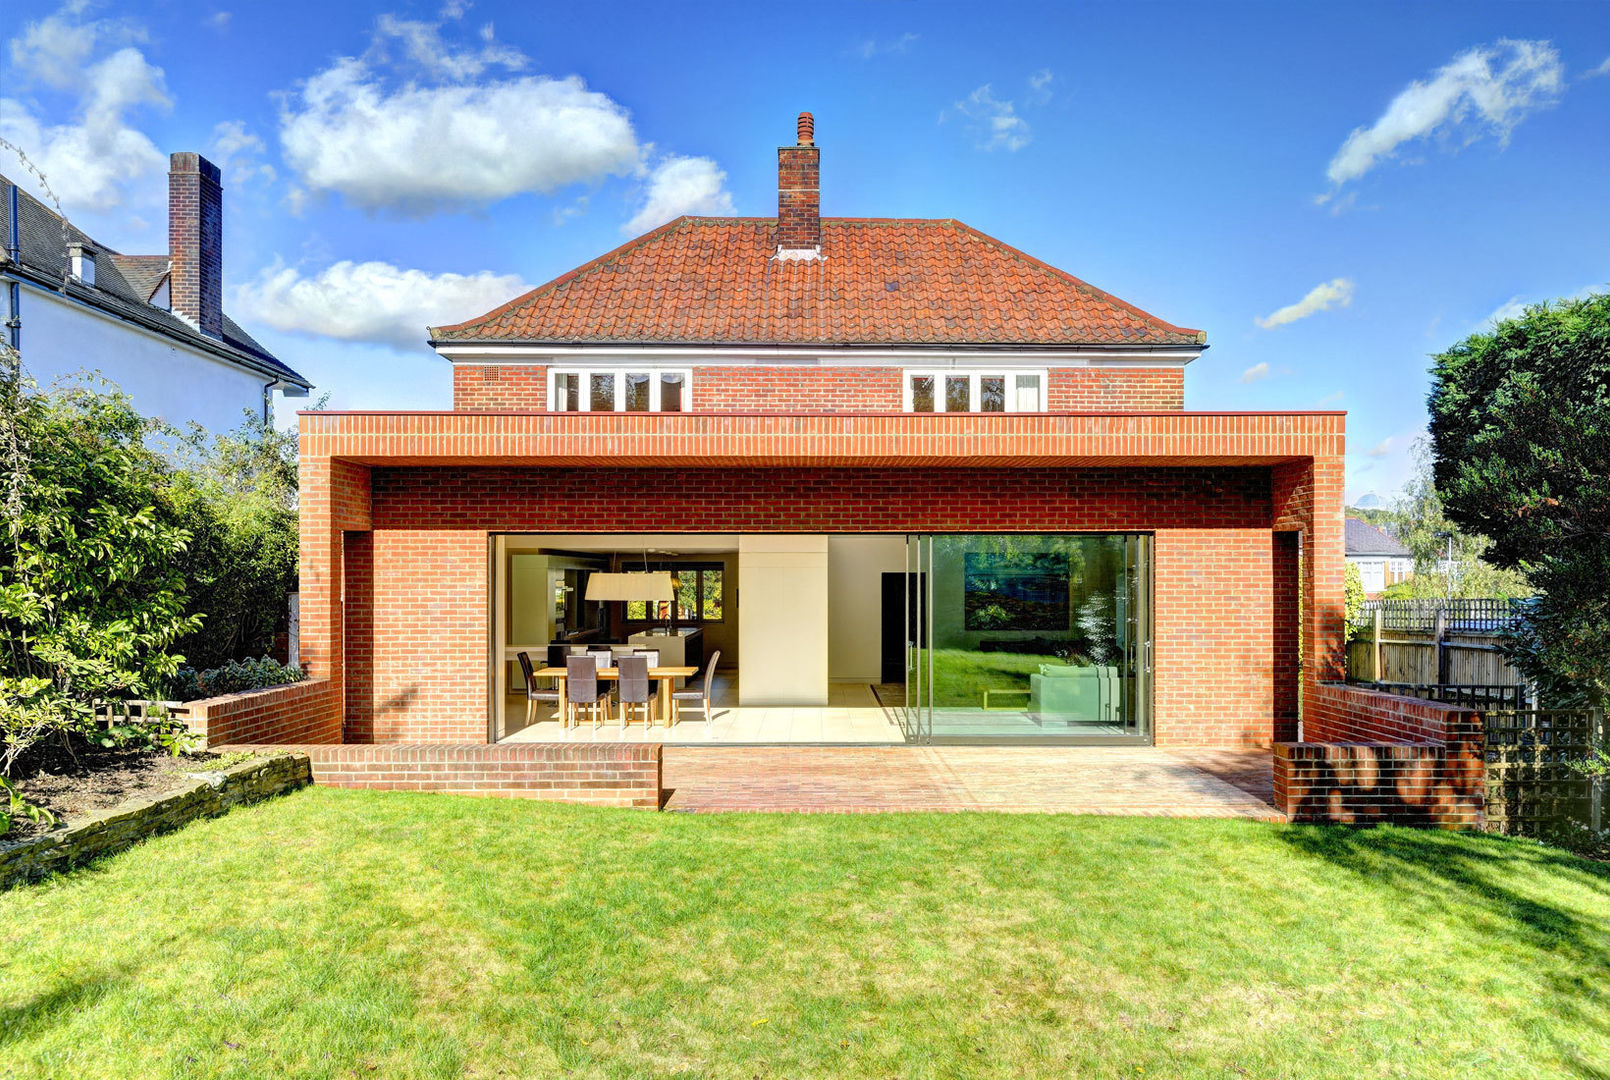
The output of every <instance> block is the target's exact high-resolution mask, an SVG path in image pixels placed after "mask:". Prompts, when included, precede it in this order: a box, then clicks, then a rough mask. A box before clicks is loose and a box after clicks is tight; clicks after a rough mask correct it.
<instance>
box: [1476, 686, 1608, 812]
mask: <svg viewBox="0 0 1610 1080" xmlns="http://www.w3.org/2000/svg"><path fill="white" fill-rule="evenodd" d="M1483 716H1484V718H1485V720H1486V726H1487V828H1488V829H1490V830H1491V831H1493V832H1501V833H1507V834H1509V835H1511V836H1532V837H1537V838H1539V839H1543V840H1559V839H1568V838H1570V837H1571V836H1572V835H1573V834H1575V835H1581V833H1582V831H1583V830H1584V829H1585V830H1587V834H1588V836H1590V837H1598V836H1600V835H1601V834H1602V833H1603V832H1604V828H1605V820H1604V786H1605V782H1604V781H1603V780H1602V779H1591V778H1589V777H1588V776H1585V775H1584V774H1583V773H1581V772H1579V771H1577V770H1576V769H1573V768H1572V767H1571V765H1570V763H1571V762H1573V761H1581V760H1582V759H1583V758H1585V757H1587V756H1588V754H1589V753H1590V752H1591V751H1592V750H1593V749H1594V748H1595V747H1603V746H1605V726H1604V710H1603V709H1571V710H1543V709H1530V710H1525V709H1521V710H1502V709H1494V710H1492V711H1490V712H1486V713H1484V714H1483Z"/></svg>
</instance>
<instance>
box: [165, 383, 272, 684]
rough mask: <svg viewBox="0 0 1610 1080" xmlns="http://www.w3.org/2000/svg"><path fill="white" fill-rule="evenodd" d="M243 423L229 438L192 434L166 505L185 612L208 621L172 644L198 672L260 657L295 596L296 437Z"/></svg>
mask: <svg viewBox="0 0 1610 1080" xmlns="http://www.w3.org/2000/svg"><path fill="white" fill-rule="evenodd" d="M245 415H246V419H245V422H244V423H242V424H241V426H240V427H238V428H236V429H235V430H234V431H232V432H230V433H229V434H227V435H220V436H216V437H213V436H210V435H208V434H207V432H205V431H203V430H202V429H201V428H199V427H194V428H192V429H191V431H190V432H189V433H188V434H187V435H186V436H185V438H184V439H183V440H182V442H181V444H180V446H179V452H178V455H177V461H178V464H179V466H180V468H179V469H178V470H177V471H176V472H175V473H174V474H173V478H172V484H171V490H170V493H169V496H168V497H169V499H170V501H171V503H172V505H173V507H174V511H175V513H176V514H177V515H178V516H179V519H180V520H182V521H183V522H184V523H185V526H186V528H188V529H189V530H190V532H191V534H192V540H191V543H190V546H189V548H188V549H187V550H186V552H185V554H184V556H183V560H182V566H183V571H184V576H185V582H186V588H187V591H188V594H189V606H188V610H189V611H191V612H193V613H204V614H205V615H206V622H205V624H204V625H203V627H202V628H201V629H200V630H198V631H196V632H194V633H191V634H188V635H186V636H185V637H184V638H183V639H181V640H180V641H179V642H178V643H177V648H179V649H180V650H182V651H183V652H184V654H185V657H186V658H187V660H188V662H189V663H190V664H191V665H192V666H194V667H196V668H211V667H217V666H218V665H220V664H223V663H226V662H228V661H231V660H239V659H244V658H246V657H249V656H258V655H261V654H263V653H265V652H267V651H268V649H269V648H270V647H272V645H273V641H274V635H275V634H276V633H277V632H278V630H279V628H280V626H281V624H282V622H283V620H284V618H285V615H286V596H287V594H289V593H291V592H294V591H295V590H296V582H297V506H296V499H297V483H296V479H297V472H296V435H295V433H294V432H282V431H278V430H276V429H275V428H274V426H273V424H271V423H268V422H266V421H264V420H263V418H262V417H261V416H259V415H257V414H254V413H252V412H250V411H248V412H247V413H246V414H245Z"/></svg>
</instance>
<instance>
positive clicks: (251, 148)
mask: <svg viewBox="0 0 1610 1080" xmlns="http://www.w3.org/2000/svg"><path fill="white" fill-rule="evenodd" d="M263 151H264V146H263V140H262V139H260V138H258V137H257V136H256V135H253V134H252V133H251V132H249V131H247V130H246V125H245V123H243V122H242V121H240V120H225V121H224V122H223V123H221V124H219V125H218V126H217V127H215V128H213V129H212V141H211V142H210V143H208V145H207V157H208V158H209V159H211V161H212V163H213V164H214V165H217V166H218V168H219V169H220V170H221V171H222V172H223V174H224V183H225V184H227V185H229V186H231V187H244V186H246V185H247V184H249V183H251V182H252V181H254V180H257V179H259V178H261V179H262V180H264V181H265V182H266V181H270V180H273V179H274V176H275V173H274V166H272V165H270V164H268V162H266V161H261V160H259V159H260V157H261V156H262V154H263Z"/></svg>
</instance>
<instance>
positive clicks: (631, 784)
mask: <svg viewBox="0 0 1610 1080" xmlns="http://www.w3.org/2000/svg"><path fill="white" fill-rule="evenodd" d="M226 749H229V750H269V749H273V750H292V751H295V752H296V753H298V754H305V755H306V756H307V757H308V759H309V760H310V761H311V762H312V768H313V782H314V783H316V784H322V785H325V786H328V787H344V788H368V789H371V790H380V791H444V792H449V793H452V794H457V795H495V796H501V797H504V798H516V799H542V800H545V801H548V802H571V803H588V804H591V805H594V806H635V807H642V808H645V809H650V810H657V809H659V806H660V797H661V791H660V785H661V778H662V768H661V748H660V745H659V744H658V743H593V744H580V743H577V744H571V743H496V744H492V745H488V744H485V743H460V744H456V745H455V744H447V743H369V744H354V743H348V744H346V745H341V746H330V745H309V746H293V747H283V746H277V747H255V746H235V747H227V748H226Z"/></svg>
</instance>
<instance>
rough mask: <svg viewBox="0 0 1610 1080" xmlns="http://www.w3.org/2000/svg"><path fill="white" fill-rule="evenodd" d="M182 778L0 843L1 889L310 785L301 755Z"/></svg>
mask: <svg viewBox="0 0 1610 1080" xmlns="http://www.w3.org/2000/svg"><path fill="white" fill-rule="evenodd" d="M185 776H186V780H187V783H185V785H184V786H182V787H178V788H174V789H172V790H171V791H166V792H163V793H162V794H161V795H158V796H155V797H154V798H135V799H129V800H127V801H125V802H122V803H119V804H118V805H117V806H114V807H112V808H111V809H109V810H102V811H100V812H99V813H96V814H92V815H90V816H88V817H85V818H81V819H79V820H77V821H75V822H73V823H72V824H71V825H68V826H66V827H65V828H61V827H58V828H55V829H52V830H50V831H49V832H46V833H42V834H40V835H39V836H34V837H30V838H29V839H27V840H19V841H15V842H10V843H8V842H6V841H4V840H0V891H4V890H6V889H9V888H11V887H12V886H14V885H18V884H21V883H23V882H25V881H32V880H35V879H37V878H42V877H44V876H46V875H47V874H53V873H55V872H57V871H58V870H66V869H69V868H71V867H74V866H82V865H83V864H84V863H87V862H91V861H93V860H95V859H98V858H100V857H102V856H104V855H111V854H113V853H114V852H118V851H123V850H125V849H127V848H130V847H133V846H134V845H135V844H137V843H139V842H140V841H142V840H144V839H146V838H147V837H150V836H157V835H159V834H161V833H165V832H172V831H173V830H174V829H177V828H180V827H181V826H184V825H187V824H189V823H190V822H192V821H199V820H200V819H202V818H209V817H218V816H220V815H222V814H226V813H228V812H229V811H230V810H231V809H232V808H234V807H236V806H244V805H246V804H247V803H254V802H259V801H261V800H263V799H267V798H272V797H273V796H275V795H281V794H284V793H285V792H287V791H292V790H294V789H296V788H300V787H306V786H307V785H308V784H310V783H312V782H313V770H312V766H311V764H310V763H309V761H308V757H307V755H306V754H273V755H269V756H265V757H257V758H253V759H252V760H250V761H243V762H241V763H240V764H238V765H233V766H230V767H229V768H227V769H223V770H221V771H216V772H207V771H202V770H198V771H196V772H194V773H187V774H185Z"/></svg>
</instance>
